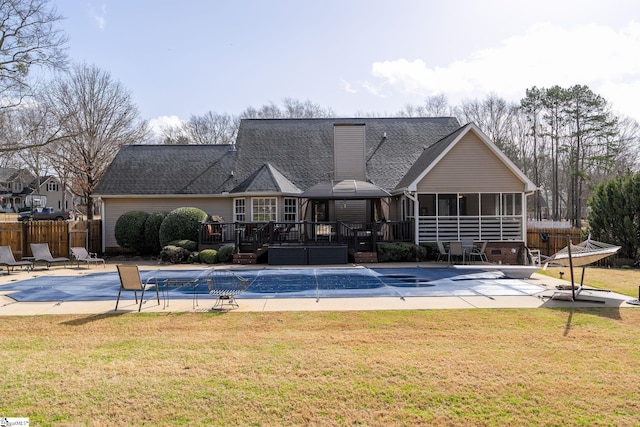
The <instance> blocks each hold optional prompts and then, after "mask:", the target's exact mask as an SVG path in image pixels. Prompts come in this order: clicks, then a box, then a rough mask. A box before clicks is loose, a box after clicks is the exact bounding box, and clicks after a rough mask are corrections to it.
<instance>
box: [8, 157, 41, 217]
mask: <svg viewBox="0 0 640 427" xmlns="http://www.w3.org/2000/svg"><path fill="white" fill-rule="evenodd" d="M34 180H35V177H34V176H33V175H31V173H29V172H28V171H27V170H26V169H16V168H0V210H2V211H3V212H17V211H18V209H20V208H22V207H24V206H26V205H25V201H26V198H27V196H28V195H29V194H31V189H30V188H29V184H31V183H32V182H33V181H34Z"/></svg>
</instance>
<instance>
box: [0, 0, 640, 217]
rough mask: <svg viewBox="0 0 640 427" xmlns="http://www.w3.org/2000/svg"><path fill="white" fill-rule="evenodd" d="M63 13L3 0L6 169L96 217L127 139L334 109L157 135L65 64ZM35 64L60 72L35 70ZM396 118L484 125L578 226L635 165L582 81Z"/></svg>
mask: <svg viewBox="0 0 640 427" xmlns="http://www.w3.org/2000/svg"><path fill="white" fill-rule="evenodd" d="M62 19H63V18H62V17H61V16H60V15H59V14H58V13H57V12H56V10H55V8H54V7H52V6H51V5H50V3H49V0H5V1H3V2H0V22H3V26H2V28H0V35H1V36H2V37H1V38H0V39H1V40H2V41H3V43H2V44H0V94H1V95H2V102H1V103H0V137H1V141H2V142H1V143H0V153H1V154H2V156H0V160H1V164H0V166H3V167H6V166H18V167H23V166H24V165H27V167H28V168H29V169H30V171H31V172H32V174H33V175H34V176H36V177H38V176H42V175H44V174H46V173H48V172H50V171H53V172H54V173H55V174H56V175H57V176H58V177H59V178H60V180H61V181H62V183H63V184H64V185H67V186H69V187H70V188H72V189H73V190H74V192H75V193H76V194H78V195H79V196H81V198H82V201H83V203H84V204H85V205H86V208H87V217H88V218H92V217H93V210H92V207H93V205H92V203H90V200H91V195H92V194H93V191H94V189H95V186H96V185H97V183H98V182H99V180H100V178H101V177H102V176H103V174H104V172H105V171H106V169H107V167H108V166H109V164H110V163H111V161H112V160H113V158H114V156H115V154H116V153H117V152H118V150H119V149H120V148H121V147H122V146H123V145H125V144H134V143H135V144H140V143H164V144H230V143H234V142H235V139H236V137H237V133H238V128H239V123H240V120H242V119H250V118H257V119H266V118H329V117H335V113H334V112H333V110H332V109H331V108H327V107H323V106H320V105H318V104H316V103H313V102H311V101H309V100H306V101H301V100H298V99H295V98H284V99H283V100H282V102H281V104H280V105H278V104H275V103H273V102H270V103H267V104H264V105H262V106H260V107H257V108H256V107H248V108H246V109H245V110H244V111H242V112H241V113H240V114H238V115H231V114H228V113H219V112H213V111H209V112H207V113H205V114H203V115H192V116H191V117H190V118H189V119H188V120H187V121H186V122H184V123H182V124H181V125H179V126H173V127H166V128H164V129H162V132H161V136H160V138H159V140H158V139H157V138H156V139H155V140H154V138H153V135H152V134H151V132H150V129H149V127H148V123H147V122H146V121H144V120H142V119H141V118H140V115H139V112H138V109H137V107H136V105H135V104H134V102H133V100H132V96H131V93H130V92H129V91H128V90H127V89H126V88H125V87H124V86H123V85H122V84H121V83H120V82H119V81H117V80H116V79H114V78H113V77H112V76H111V75H110V73H109V72H107V71H105V70H101V69H99V68H98V67H96V66H94V65H89V64H72V65H70V64H69V63H68V57H67V53H66V46H67V42H68V41H67V39H66V37H65V35H64V32H63V31H62V27H61V22H62ZM38 69H40V70H47V71H49V72H51V73H54V74H52V75H53V77H52V78H51V79H47V80H44V81H39V80H37V79H34V78H33V75H34V73H33V70H38ZM376 116H379V114H377V113H375V112H356V114H354V117H376ZM395 116H399V117H441V116H453V117H456V118H458V120H459V121H460V122H461V123H463V124H464V123H468V122H474V123H476V124H477V125H478V126H479V127H480V128H481V129H482V130H483V132H485V133H486V134H487V136H488V137H489V138H490V139H491V140H492V141H493V142H494V143H495V144H496V145H497V146H498V148H500V149H501V150H502V151H503V152H504V153H505V154H506V155H507V156H508V157H509V158H510V159H511V160H512V161H513V162H514V163H515V164H516V165H517V166H518V167H519V168H520V169H521V170H522V171H523V172H524V173H525V174H526V175H527V176H529V177H530V178H531V179H532V180H533V181H534V183H535V184H536V185H537V186H538V188H539V191H538V193H537V194H536V195H534V197H533V198H532V200H531V202H530V203H529V205H530V207H531V209H532V213H531V216H532V217H533V218H534V219H552V220H561V219H568V220H570V221H571V222H572V224H573V225H575V226H577V227H580V226H581V225H582V223H581V221H582V218H584V217H585V216H586V211H587V200H588V198H589V196H590V195H591V194H592V191H593V188H594V186H595V185H596V184H598V183H600V182H603V181H605V180H607V179H609V178H611V177H614V176H617V175H620V174H625V173H628V172H633V171H637V169H638V164H637V158H638V149H639V148H638V147H639V146H640V144H639V142H640V141H639V139H640V127H639V125H638V123H637V122H636V121H635V120H633V119H631V118H629V117H622V116H619V115H616V114H615V113H614V112H613V111H612V109H611V106H610V105H609V103H608V102H607V101H606V100H605V99H604V98H603V97H602V96H600V95H598V94H596V93H594V92H593V91H592V90H591V89H590V88H589V87H587V86H584V85H574V86H571V87H565V88H563V87H560V86H552V87H549V88H537V87H531V88H529V89H526V90H525V93H524V96H523V98H522V99H521V100H520V102H519V103H513V102H509V101H506V100H505V99H503V98H501V97H499V96H498V95H496V94H490V95H488V96H487V97H485V98H484V99H480V100H478V99H475V100H466V101H463V102H461V103H460V105H455V106H452V105H450V104H449V102H448V100H447V98H446V96H445V95H436V96H431V97H428V98H426V99H425V101H424V103H423V104H421V105H411V104H408V105H406V106H405V107H404V108H403V109H402V110H400V111H398V112H397V113H396V114H395Z"/></svg>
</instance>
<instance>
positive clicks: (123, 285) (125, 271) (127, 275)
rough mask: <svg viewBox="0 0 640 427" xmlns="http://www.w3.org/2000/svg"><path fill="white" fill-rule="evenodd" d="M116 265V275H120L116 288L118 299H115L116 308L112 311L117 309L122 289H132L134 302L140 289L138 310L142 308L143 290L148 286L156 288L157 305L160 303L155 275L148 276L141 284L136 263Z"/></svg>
mask: <svg viewBox="0 0 640 427" xmlns="http://www.w3.org/2000/svg"><path fill="white" fill-rule="evenodd" d="M116 267H118V275H119V276H120V289H119V290H118V299H117V300H116V308H115V309H114V311H118V303H119V302H120V294H121V293H122V291H133V295H134V297H135V299H136V304H138V291H141V292H142V294H141V295H140V305H139V306H138V311H140V310H141V309H142V301H143V299H144V291H146V290H147V289H149V288H153V287H155V288H156V299H157V300H158V305H160V293H159V292H158V279H157V278H155V277H149V278H148V279H147V281H146V282H145V283H144V284H143V283H142V280H141V279H140V271H139V270H138V266H137V265H121V264H119V265H117V266H116Z"/></svg>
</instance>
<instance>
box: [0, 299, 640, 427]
mask: <svg viewBox="0 0 640 427" xmlns="http://www.w3.org/2000/svg"><path fill="white" fill-rule="evenodd" d="M0 336H1V337H2V347H3V351H2V352H1V353H0V377H1V378H2V381H1V382H0V384H1V385H0V392H1V393H2V396H3V398H2V399H0V415H2V416H16V417H29V418H30V421H31V422H32V423H33V425H39V426H42V425H45V426H46V425H150V426H151V425H153V426H157V425H203V424H208V425H436V426H437V425H443V426H444V425H483V426H492V425H496V426H497V425H519V426H520V425H541V424H542V425H616V426H618V425H623V426H624V425H639V424H638V423H639V421H638V415H637V414H638V413H640V388H639V387H638V378H640V364H639V363H638V360H640V310H638V309H635V308H628V309H617V308H606V309H605V308H596V309H529V310H502V309H500V310H426V311H367V312H332V313H322V312H308V313H307V312H299V313H292V312H287V313H233V312H231V313H227V314H208V313H207V314H180V315H176V314H168V313H166V314H142V315H139V314H121V315H95V316H30V317H5V318H3V319H2V322H1V323H0Z"/></svg>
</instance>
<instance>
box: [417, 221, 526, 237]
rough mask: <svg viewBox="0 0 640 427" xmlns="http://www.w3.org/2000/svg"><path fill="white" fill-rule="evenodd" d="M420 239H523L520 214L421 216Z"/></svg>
mask: <svg viewBox="0 0 640 427" xmlns="http://www.w3.org/2000/svg"><path fill="white" fill-rule="evenodd" d="M418 233H419V241H420V242H436V241H450V240H523V239H524V237H525V236H524V232H523V228H522V217H520V216H461V217H433V216H421V217H420V225H419V230H418Z"/></svg>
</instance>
